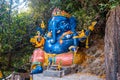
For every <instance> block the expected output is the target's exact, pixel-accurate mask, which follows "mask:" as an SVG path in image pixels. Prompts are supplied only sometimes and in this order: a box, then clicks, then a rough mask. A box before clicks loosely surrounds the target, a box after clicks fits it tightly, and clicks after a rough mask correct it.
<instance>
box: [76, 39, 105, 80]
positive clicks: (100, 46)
mask: <svg viewBox="0 0 120 80" xmlns="http://www.w3.org/2000/svg"><path fill="white" fill-rule="evenodd" d="M83 51H84V52H85V53H86V54H87V55H88V57H87V60H86V62H85V63H83V64H82V65H80V66H79V69H78V70H79V71H78V72H81V73H90V74H94V75H96V76H101V77H103V78H104V77H105V61H104V40H103V39H98V40H95V41H94V42H93V44H92V45H91V46H90V48H89V49H85V50H83Z"/></svg>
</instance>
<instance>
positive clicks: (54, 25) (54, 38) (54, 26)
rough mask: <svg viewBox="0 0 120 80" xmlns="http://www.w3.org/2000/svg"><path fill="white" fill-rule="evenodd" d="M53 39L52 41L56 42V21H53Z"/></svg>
mask: <svg viewBox="0 0 120 80" xmlns="http://www.w3.org/2000/svg"><path fill="white" fill-rule="evenodd" d="M52 28H53V29H52V40H51V43H52V44H54V43H55V42H56V38H57V37H56V23H55V22H53V27H52Z"/></svg>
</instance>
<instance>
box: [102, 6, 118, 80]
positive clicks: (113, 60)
mask: <svg viewBox="0 0 120 80" xmlns="http://www.w3.org/2000/svg"><path fill="white" fill-rule="evenodd" d="M104 42H105V47H104V50H105V51H104V53H105V63H106V80H120V6H118V7H116V8H115V9H113V10H111V11H110V13H109V15H108V19H107V23H106V29H105V40H104Z"/></svg>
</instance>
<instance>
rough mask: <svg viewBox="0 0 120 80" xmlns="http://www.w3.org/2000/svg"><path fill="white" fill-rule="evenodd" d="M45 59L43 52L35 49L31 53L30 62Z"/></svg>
mask: <svg viewBox="0 0 120 80" xmlns="http://www.w3.org/2000/svg"><path fill="white" fill-rule="evenodd" d="M44 61H45V54H44V51H43V50H42V49H35V50H34V51H33V55H32V62H42V63H43V62H44Z"/></svg>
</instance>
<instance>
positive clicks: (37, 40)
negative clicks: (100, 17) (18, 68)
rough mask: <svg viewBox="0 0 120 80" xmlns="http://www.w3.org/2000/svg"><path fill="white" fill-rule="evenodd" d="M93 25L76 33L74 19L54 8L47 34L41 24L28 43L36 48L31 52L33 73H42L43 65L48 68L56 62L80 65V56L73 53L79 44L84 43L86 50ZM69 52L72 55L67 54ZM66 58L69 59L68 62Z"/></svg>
mask: <svg viewBox="0 0 120 80" xmlns="http://www.w3.org/2000/svg"><path fill="white" fill-rule="evenodd" d="M95 24H96V22H92V24H91V25H90V26H89V27H88V30H82V31H79V32H78V31H76V19H75V18H74V17H72V16H70V14H68V13H66V12H65V11H61V10H60V9H58V8H55V9H54V11H53V12H52V17H51V19H50V20H49V22H48V29H47V30H48V32H47V33H46V34H45V32H44V31H45V30H44V29H45V25H44V23H43V22H42V24H41V27H39V28H37V29H38V30H37V34H38V35H37V36H34V37H33V38H31V39H30V42H31V43H33V44H34V45H35V47H37V48H38V49H36V50H35V51H34V52H33V59H32V63H33V64H32V70H33V73H38V72H42V71H43V69H42V66H43V64H44V65H46V66H48V63H49V62H51V63H52V62H54V63H55V61H56V64H61V65H67V66H68V65H71V64H78V63H80V56H81V55H80V54H77V55H76V54H74V52H76V51H77V50H78V47H79V45H80V44H81V42H86V48H88V37H89V35H90V33H91V31H93V30H94V26H95ZM40 48H42V49H40ZM70 50H71V51H72V52H73V53H71V52H70V53H69V51H70ZM66 53H67V54H66ZM54 54H55V55H54ZM61 54H62V55H61ZM61 56H62V58H61ZM73 56H74V57H73ZM55 58H56V59H55ZM66 58H69V59H67V60H68V61H66ZM73 58H74V59H73ZM61 62H62V63H63V64H62V63H61ZM36 65H37V67H36ZM34 66H35V68H34ZM39 68H40V69H39ZM39 70H40V71H39ZM36 71H37V72H36Z"/></svg>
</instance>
